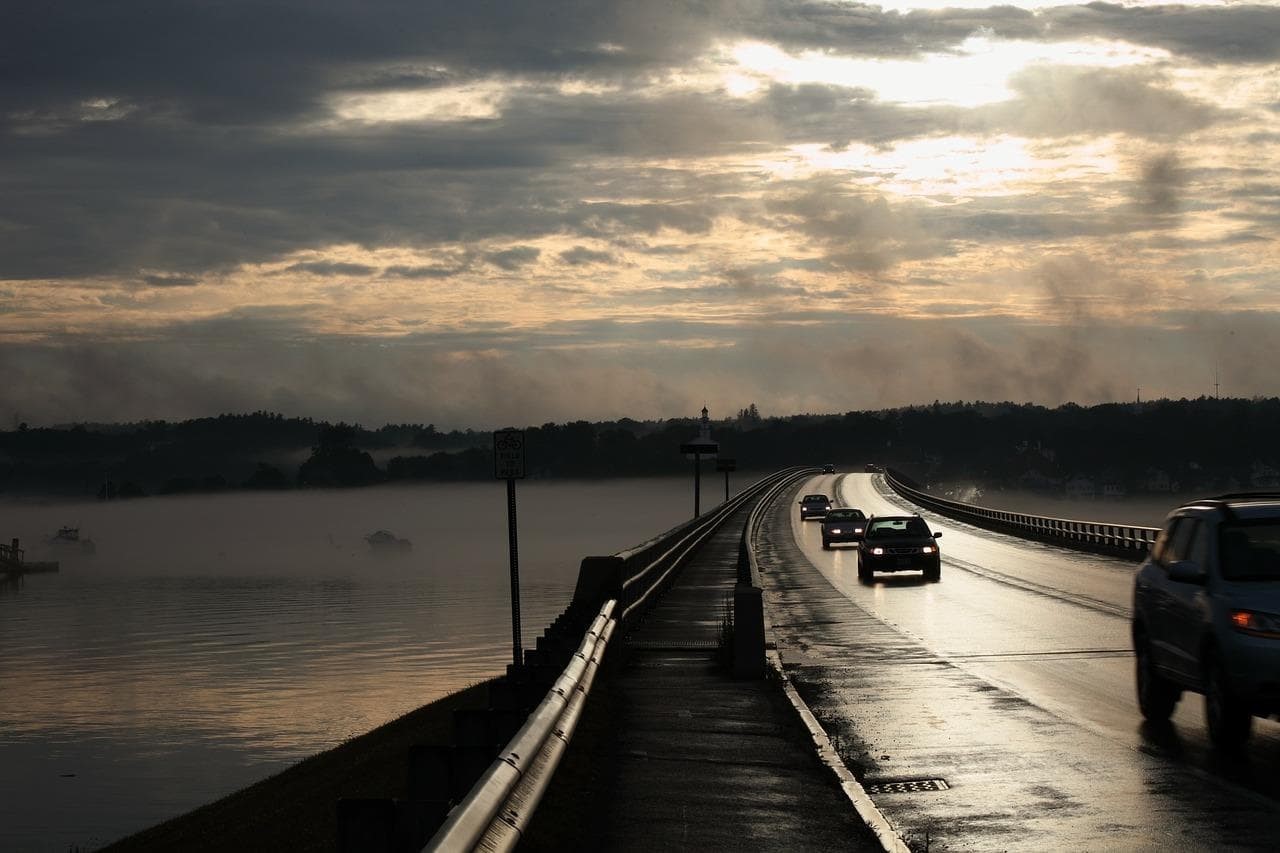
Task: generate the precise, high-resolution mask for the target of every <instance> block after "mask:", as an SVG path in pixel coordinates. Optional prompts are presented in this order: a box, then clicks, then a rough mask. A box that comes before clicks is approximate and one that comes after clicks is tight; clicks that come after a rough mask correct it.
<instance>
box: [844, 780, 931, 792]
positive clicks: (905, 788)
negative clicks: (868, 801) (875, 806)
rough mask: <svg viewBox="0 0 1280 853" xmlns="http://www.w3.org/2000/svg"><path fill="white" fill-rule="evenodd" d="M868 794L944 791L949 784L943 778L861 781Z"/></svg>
mask: <svg viewBox="0 0 1280 853" xmlns="http://www.w3.org/2000/svg"><path fill="white" fill-rule="evenodd" d="M862 787H863V788H864V789H865V790H866V792H867V793H868V794H919V793H921V792H923V791H945V790H947V789H948V788H950V787H951V786H950V785H948V784H947V781H946V780H945V779H883V780H881V781H879V782H863V783H862Z"/></svg>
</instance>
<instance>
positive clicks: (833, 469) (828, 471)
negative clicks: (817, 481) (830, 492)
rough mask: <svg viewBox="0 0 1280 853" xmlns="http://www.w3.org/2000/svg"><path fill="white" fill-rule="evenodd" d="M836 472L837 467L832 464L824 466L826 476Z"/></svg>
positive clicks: (823, 471)
mask: <svg viewBox="0 0 1280 853" xmlns="http://www.w3.org/2000/svg"><path fill="white" fill-rule="evenodd" d="M835 472H836V466H834V465H832V464H831V463H830V462H828V463H827V464H826V465H823V466H822V473H824V474H834V473H835Z"/></svg>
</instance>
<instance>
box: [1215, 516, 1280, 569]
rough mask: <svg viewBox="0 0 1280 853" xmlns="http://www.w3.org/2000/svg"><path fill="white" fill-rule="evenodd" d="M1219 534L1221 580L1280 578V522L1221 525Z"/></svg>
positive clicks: (1266, 521)
mask: <svg viewBox="0 0 1280 853" xmlns="http://www.w3.org/2000/svg"><path fill="white" fill-rule="evenodd" d="M1219 535H1220V536H1221V539H1219V541H1218V545H1219V548H1218V550H1219V552H1220V559H1219V560H1218V563H1219V565H1220V567H1221V569H1222V577H1223V579H1224V580H1229V581H1280V521H1276V520H1274V519H1265V520H1259V521H1252V522H1251V521H1240V522H1236V523H1233V524H1224V525H1223V526H1222V528H1221V532H1220V534H1219Z"/></svg>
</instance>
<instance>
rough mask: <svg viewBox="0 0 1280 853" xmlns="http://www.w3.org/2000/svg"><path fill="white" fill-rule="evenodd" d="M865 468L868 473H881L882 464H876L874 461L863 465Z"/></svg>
mask: <svg viewBox="0 0 1280 853" xmlns="http://www.w3.org/2000/svg"><path fill="white" fill-rule="evenodd" d="M863 470H864V471H866V472H867V473H868V474H879V473H880V466H879V465H877V464H875V463H874V462H868V463H867V464H866V465H865V466H863Z"/></svg>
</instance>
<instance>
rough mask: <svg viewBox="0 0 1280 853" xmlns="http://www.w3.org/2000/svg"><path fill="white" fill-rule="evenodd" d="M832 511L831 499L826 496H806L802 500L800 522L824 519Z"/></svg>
mask: <svg viewBox="0 0 1280 853" xmlns="http://www.w3.org/2000/svg"><path fill="white" fill-rule="evenodd" d="M829 509H831V498H829V497H827V496H826V495H805V496H804V497H803V498H801V499H800V520H801V521H808V520H809V519H811V518H823V517H825V516H826V514H827V510H829Z"/></svg>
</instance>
